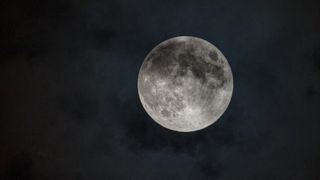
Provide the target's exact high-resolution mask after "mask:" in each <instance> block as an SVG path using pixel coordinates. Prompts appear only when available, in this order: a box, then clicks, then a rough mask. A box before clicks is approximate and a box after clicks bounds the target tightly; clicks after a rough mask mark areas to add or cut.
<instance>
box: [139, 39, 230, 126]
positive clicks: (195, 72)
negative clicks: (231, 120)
mask: <svg viewBox="0 0 320 180" xmlns="http://www.w3.org/2000/svg"><path fill="white" fill-rule="evenodd" d="M232 91H233V76H232V72H231V68H230V65H229V63H228V61H227V59H226V58H225V57H224V55H223V54H222V53H221V52H220V51H219V50H218V49H217V48H216V47H215V46H214V45H212V44H211V43H209V42H207V41H205V40H203V39H200V38H196V37H190V36H180V37H175V38H171V39H169V40H166V41H164V42H162V43H160V44H159V45H158V46H156V47H155V48H154V49H152V51H151V52H150V53H149V54H148V55H147V57H146V58H145V60H144V62H143V64H142V66H141V68H140V72H139V75H138V93H139V97H140V100H141V103H142V105H143V107H144V109H145V110H146V112H147V113H148V114H149V115H150V116H151V117H152V119H154V120H155V121H156V122H157V123H159V124H160V125H162V126H163V127H166V128H168V129H171V130H174V131H180V132H190V131H197V130H200V129H203V128H205V127H208V126H209V125H211V124H212V123H214V122H215V121H217V120H218V119H219V117H220V116H221V115H222V114H223V113H224V112H225V110H226V109H227V107H228V105H229V102H230V100H231V96H232Z"/></svg>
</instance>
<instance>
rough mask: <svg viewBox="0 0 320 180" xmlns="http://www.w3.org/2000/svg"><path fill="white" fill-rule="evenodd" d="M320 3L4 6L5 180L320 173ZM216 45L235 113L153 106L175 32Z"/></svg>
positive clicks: (36, 2)
mask: <svg viewBox="0 0 320 180" xmlns="http://www.w3.org/2000/svg"><path fill="white" fill-rule="evenodd" d="M319 5H320V3H318V2H317V0H314V1H310V0H291V1H289V0H288V1H284V0H274V1H258V0H255V1H254V0H243V1H232V0H221V1H215V0H212V1H201V0H197V1H196V0H193V1H190V0H187V1H186V0H178V1H173V0H140V1H138V0H135V1H134V0H113V1H111V0H52V1H43V0H21V1H18V0H10V1H9V0H1V2H0V12H1V16H0V107H1V108H0V179H1V180H121V179H124V180H128V179H132V180H171V179H177V180H183V179H197V180H202V179H203V180H212V179H218V180H271V179H272V180H278V179H279V180H318V179H320V8H319ZM179 35H189V36H197V37H200V38H203V39H206V40H207V41H209V42H211V43H213V44H214V45H216V46H217V47H218V48H219V49H220V50H221V51H222V52H223V53H224V55H225V56H226V57H227V59H228V61H229V63H230V65H231V68H232V71H233V76H234V93H233V97H232V100H231V103H230V106H229V108H228V109H227V111H226V112H225V114H224V115H223V116H222V117H221V118H220V120H218V121H217V122H216V123H215V124H213V125H211V126H210V127H208V128H206V129H204V130H201V131H197V132H193V133H178V132H174V131H170V130H168V129H165V128H162V127H161V126H159V125H158V124H157V123H155V122H154V121H153V120H152V119H151V118H150V117H149V116H148V115H147V114H146V112H145V111H144V109H143V108H142V105H141V104H140V101H139V98H138V94H137V74H138V71H139V68H140V65H141V64H142V61H143V59H144V58H145V56H146V55H147V53H148V52H149V51H150V50H151V49H152V48H153V47H154V46H156V45H157V44H158V43H160V42H162V41H164V40H166V39H169V38H171V37H174V36H179Z"/></svg>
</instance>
